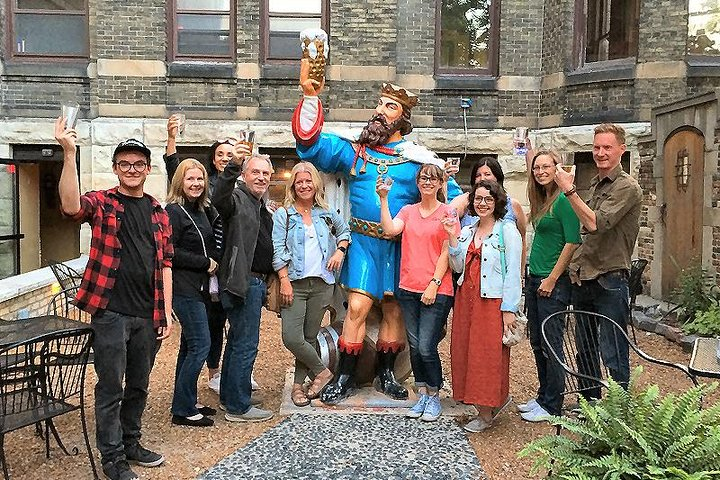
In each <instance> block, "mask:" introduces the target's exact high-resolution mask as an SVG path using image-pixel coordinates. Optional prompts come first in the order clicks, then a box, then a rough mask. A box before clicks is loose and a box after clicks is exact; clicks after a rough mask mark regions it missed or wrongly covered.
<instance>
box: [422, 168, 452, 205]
mask: <svg viewBox="0 0 720 480" xmlns="http://www.w3.org/2000/svg"><path fill="white" fill-rule="evenodd" d="M423 173H424V174H426V175H429V176H430V177H432V178H437V179H438V181H439V182H440V188H439V189H438V191H437V199H438V200H440V202H442V203H445V202H446V201H447V184H446V183H445V173H444V172H443V170H442V168H440V167H438V166H437V165H433V164H432V163H424V164H423V166H422V167H420V170H418V173H417V175H415V183H420V175H422V174H423Z"/></svg>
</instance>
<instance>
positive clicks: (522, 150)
mask: <svg viewBox="0 0 720 480" xmlns="http://www.w3.org/2000/svg"><path fill="white" fill-rule="evenodd" d="M527 138H528V128H527V127H517V128H516V129H515V135H514V136H513V152H514V153H515V155H521V156H523V155H525V154H526V153H527V151H528V147H527Z"/></svg>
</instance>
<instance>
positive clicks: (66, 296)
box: [47, 287, 90, 323]
mask: <svg viewBox="0 0 720 480" xmlns="http://www.w3.org/2000/svg"><path fill="white" fill-rule="evenodd" d="M78 288H79V287H71V288H68V289H66V290H61V291H59V292H58V293H56V294H55V295H53V297H52V298H51V299H50V303H49V304H48V309H47V314H48V315H58V316H60V317H65V318H69V319H71V320H77V321H79V322H84V323H90V314H89V313H87V312H85V311H83V310H80V309H79V308H77V307H76V306H75V305H73V303H72V300H73V298H75V295H76V294H77V291H78Z"/></svg>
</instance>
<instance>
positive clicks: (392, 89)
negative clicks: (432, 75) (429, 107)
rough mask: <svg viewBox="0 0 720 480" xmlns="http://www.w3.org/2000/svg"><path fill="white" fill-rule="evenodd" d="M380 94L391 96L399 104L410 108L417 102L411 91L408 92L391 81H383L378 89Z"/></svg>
mask: <svg viewBox="0 0 720 480" xmlns="http://www.w3.org/2000/svg"><path fill="white" fill-rule="evenodd" d="M380 96H382V97H388V98H392V99H393V100H395V101H396V102H398V103H399V104H400V105H402V106H403V107H405V108H406V109H408V110H410V109H411V108H413V107H414V106H415V105H417V104H418V97H417V95H415V94H414V93H412V92H408V91H407V90H405V89H404V88H403V87H398V86H397V85H393V84H392V83H383V85H382V89H381V90H380Z"/></svg>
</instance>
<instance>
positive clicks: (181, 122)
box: [172, 112, 187, 135]
mask: <svg viewBox="0 0 720 480" xmlns="http://www.w3.org/2000/svg"><path fill="white" fill-rule="evenodd" d="M172 116H173V117H175V119H176V120H177V121H178V135H182V134H184V133H185V123H186V120H187V119H186V117H185V114H184V113H183V112H175V113H173V114H172Z"/></svg>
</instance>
